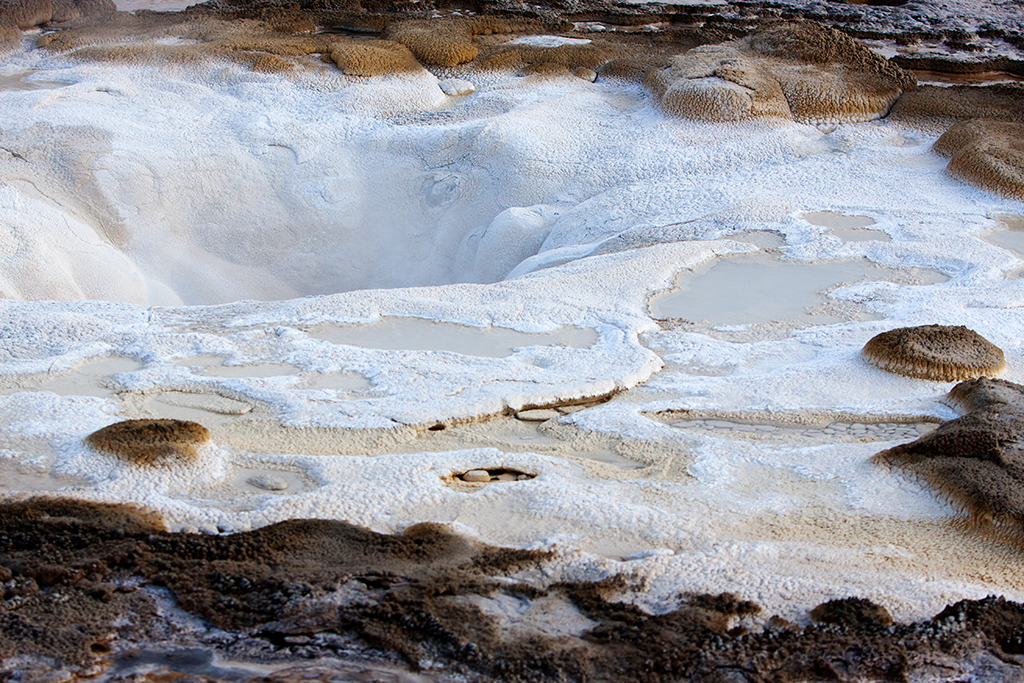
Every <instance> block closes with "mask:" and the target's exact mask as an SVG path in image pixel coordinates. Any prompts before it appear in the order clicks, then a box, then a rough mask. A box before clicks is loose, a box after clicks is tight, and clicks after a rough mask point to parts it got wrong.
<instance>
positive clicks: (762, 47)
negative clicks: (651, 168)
mask: <svg viewBox="0 0 1024 683" xmlns="http://www.w3.org/2000/svg"><path fill="white" fill-rule="evenodd" d="M915 83H916V79H915V78H914V76H913V75H912V74H910V73H907V72H905V71H903V70H902V69H900V68H899V67H896V66H893V65H892V64H890V63H889V62H888V61H887V60H886V59H885V58H884V57H881V56H879V55H877V54H875V53H873V52H871V50H869V49H868V48H866V47H864V46H863V45H861V44H860V43H858V42H857V41H856V40H854V39H853V38H850V37H849V36H847V35H845V34H843V33H840V32H839V31H836V30H834V29H830V28H826V27H825V26H822V25H820V24H816V23H813V22H799V23H781V24H775V25H773V26H769V27H768V28H765V29H763V30H761V31H758V32H757V33H755V34H753V35H752V36H749V37H747V38H743V39H741V40H736V41H732V42H728V43H723V44H720V45H707V46H702V47H697V48H694V49H693V50H690V51H689V52H686V53H684V54H682V55H679V56H677V57H674V58H673V59H672V61H671V64H670V66H668V67H666V68H662V69H655V70H652V71H650V72H649V73H648V74H647V77H646V79H645V84H646V85H647V87H648V88H649V89H650V90H651V91H652V92H654V93H655V94H656V95H657V96H658V97H659V99H660V100H661V104H662V107H663V108H664V109H665V110H666V111H668V112H670V113H672V114H676V115H678V116H683V117H686V118H694V119H702V120H706V121H735V120H740V119H746V118H750V117H757V116H777V117H782V118H792V119H795V120H797V121H805V122H812V123H843V122H851V121H867V120H871V119H877V118H880V117H882V116H885V115H886V113H888V111H889V108H890V107H891V106H892V105H893V103H894V102H895V101H896V99H897V98H898V97H899V96H900V94H901V93H902V92H903V91H904V90H907V89H909V88H912V87H914V85H915Z"/></svg>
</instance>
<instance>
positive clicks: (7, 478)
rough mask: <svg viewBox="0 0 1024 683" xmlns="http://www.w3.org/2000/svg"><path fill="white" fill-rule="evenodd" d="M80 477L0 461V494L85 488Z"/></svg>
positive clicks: (15, 462) (18, 463) (84, 482)
mask: <svg viewBox="0 0 1024 683" xmlns="http://www.w3.org/2000/svg"><path fill="white" fill-rule="evenodd" d="M88 484H89V481H88V480H86V479H82V478H80V477H68V476H65V475H60V476H57V475H54V474H53V473H52V472H51V471H50V470H49V469H47V468H41V467H34V466H32V465H31V464H27V463H23V462H17V461H14V460H9V459H6V458H5V459H0V494H2V493H35V492H38V491H57V490H59V489H63V488H67V487H69V486H87V485H88Z"/></svg>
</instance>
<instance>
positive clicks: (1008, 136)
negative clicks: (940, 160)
mask: <svg viewBox="0 0 1024 683" xmlns="http://www.w3.org/2000/svg"><path fill="white" fill-rule="evenodd" d="M935 151H936V152H938V153H940V154H943V155H945V156H948V157H949V158H950V159H949V166H947V167H946V170H947V171H949V174H950V175H952V176H953V177H955V178H959V179H960V180H963V181H964V182H967V183H970V184H971V185H976V186H978V187H982V188H984V189H986V190H992V191H994V192H998V193H1000V194H1002V195H1005V196H1007V197H1013V198H1015V199H1024V123H1019V122H1015V121H990V120H988V119H973V120H970V121H961V122H960V123H958V124H956V125H955V126H953V127H952V128H950V129H949V130H947V131H946V132H945V133H943V134H942V137H940V138H939V139H938V140H937V141H936V142H935Z"/></svg>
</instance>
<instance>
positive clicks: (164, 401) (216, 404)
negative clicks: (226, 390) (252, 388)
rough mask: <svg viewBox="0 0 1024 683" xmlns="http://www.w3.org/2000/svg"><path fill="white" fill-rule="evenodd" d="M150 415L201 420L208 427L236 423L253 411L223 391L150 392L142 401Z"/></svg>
mask: <svg viewBox="0 0 1024 683" xmlns="http://www.w3.org/2000/svg"><path fill="white" fill-rule="evenodd" d="M142 406H143V410H144V412H145V413H147V416H148V417H153V418H160V419H173V420H189V421H191V422H198V423H199V424H201V425H203V426H204V427H207V428H212V427H217V426H220V425H223V424H227V423H228V422H232V421H234V420H236V419H238V418H239V417H242V416H243V415H246V414H248V413H250V412H251V411H252V406H251V405H250V404H248V403H244V402H243V401H236V400H235V399H233V398H227V397H226V396H220V395H219V394H192V393H187V392H184V391H161V392H157V393H153V394H147V395H146V396H145V397H144V399H143V402H142Z"/></svg>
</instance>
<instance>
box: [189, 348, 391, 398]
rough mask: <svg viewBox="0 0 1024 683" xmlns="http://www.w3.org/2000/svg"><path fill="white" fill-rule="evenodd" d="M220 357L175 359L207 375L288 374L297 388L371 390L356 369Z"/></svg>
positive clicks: (238, 376)
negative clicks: (328, 369) (324, 369)
mask: <svg viewBox="0 0 1024 683" xmlns="http://www.w3.org/2000/svg"><path fill="white" fill-rule="evenodd" d="M224 361H225V359H224V358H223V357H221V356H192V357H191V358H182V359H180V360H176V361H174V363H175V364H176V365H183V366H185V367H190V368H193V369H195V370H198V371H199V373H200V374H203V375H206V376H208V377H224V378H238V379H246V378H260V377H288V376H295V377H297V378H299V383H298V384H297V385H296V387H295V388H297V389H334V390H337V391H365V390H367V389H372V388H373V384H372V383H371V382H370V380H368V379H366V378H365V377H363V376H362V375H360V374H359V373H357V372H310V373H307V372H304V371H303V370H302V369H301V368H298V367H296V366H294V365H290V364H288V363H260V364H257V365H224Z"/></svg>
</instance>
